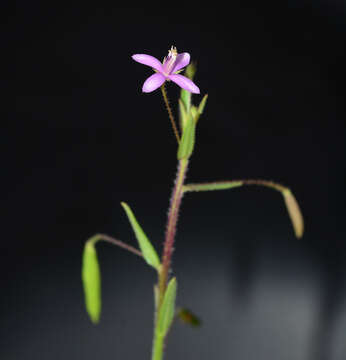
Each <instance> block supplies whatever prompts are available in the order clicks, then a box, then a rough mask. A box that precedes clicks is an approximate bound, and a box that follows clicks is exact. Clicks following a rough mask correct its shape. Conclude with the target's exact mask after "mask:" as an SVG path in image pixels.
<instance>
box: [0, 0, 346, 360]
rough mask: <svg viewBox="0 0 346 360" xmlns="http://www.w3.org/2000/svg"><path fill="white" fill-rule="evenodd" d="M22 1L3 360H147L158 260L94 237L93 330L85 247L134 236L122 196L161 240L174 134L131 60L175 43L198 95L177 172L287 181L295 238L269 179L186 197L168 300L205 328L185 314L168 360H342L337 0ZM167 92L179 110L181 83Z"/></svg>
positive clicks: (345, 245)
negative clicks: (299, 215) (96, 296)
mask: <svg viewBox="0 0 346 360" xmlns="http://www.w3.org/2000/svg"><path fill="white" fill-rule="evenodd" d="M17 4H18V6H17V15H16V36H14V35H13V40H15V42H16V46H17V75H16V116H15V118H13V117H11V121H10V122H9V123H8V124H9V125H8V126H7V127H6V128H4V131H3V132H2V142H3V145H4V151H3V152H2V153H3V160H2V168H3V175H4V176H2V190H3V194H2V198H3V200H2V206H3V209H4V211H5V217H4V218H3V219H4V221H3V230H5V231H4V232H3V239H2V242H1V243H2V254H3V256H2V263H3V265H5V266H6V270H5V272H3V274H6V276H5V280H4V284H3V289H5V290H4V292H3V294H2V296H1V298H2V302H3V304H2V306H1V311H2V315H1V322H2V332H3V334H2V336H1V337H2V340H3V341H2V343H3V345H2V346H1V358H2V359H6V360H12V359H16V360H17V359H50V360H56V359H149V358H150V348H151V336H152V311H153V305H152V286H153V284H154V282H155V280H156V279H155V274H154V273H153V271H152V270H151V269H149V268H147V267H146V265H145V264H144V263H143V262H142V261H141V260H140V259H138V258H135V257H134V256H132V255H130V254H127V253H126V252H123V251H122V250H121V249H117V248H113V247H112V246H110V245H108V244H100V245H98V254H99V260H100V264H101V269H102V274H103V278H102V280H103V312H102V319H101V323H100V325H98V326H97V327H95V326H93V325H92V324H91V323H90V322H89V320H88V318H87V316H86V313H85V311H84V308H83V306H84V305H83V295H82V287H81V281H80V265H81V252H82V248H83V244H84V242H85V240H86V239H87V238H88V237H89V236H91V235H93V234H95V233H97V232H103V233H107V234H109V235H112V236H115V237H117V238H119V239H121V240H123V241H126V242H128V243H130V244H132V245H135V244H136V242H135V239H134V236H133V234H132V231H131V229H130V226H129V224H128V222H127V219H126V217H125V215H124V213H123V210H122V208H121V206H120V201H126V202H127V203H128V204H129V205H130V206H131V207H132V208H133V210H134V212H135V214H136V216H137V218H138V220H139V221H140V223H141V224H142V225H143V228H144V229H145V231H146V232H147V234H148V235H149V236H150V238H151V240H152V242H153V243H154V245H155V246H156V247H157V248H158V249H161V248H162V241H163V237H164V227H165V221H166V214H167V207H168V200H169V196H170V191H171V188H172V185H173V178H174V175H175V171H176V144H175V139H174V136H173V133H172V130H171V128H170V125H169V121H168V117H167V114H166V111H165V108H164V105H163V101H162V98H161V94H160V91H159V90H158V91H155V92H153V93H151V94H143V93H141V86H142V84H143V82H144V80H145V79H146V78H147V77H148V76H149V75H150V74H151V73H152V71H151V69H150V68H148V67H146V66H144V65H141V64H138V63H135V62H134V61H133V60H132V59H131V55H132V54H135V53H147V54H151V55H153V56H155V57H158V58H159V59H162V58H163V57H164V56H165V55H166V54H167V50H168V49H169V48H170V47H171V45H175V46H177V48H178V51H180V52H183V51H187V52H189V53H190V54H191V57H192V59H193V60H194V61H197V66H198V71H197V75H196V77H195V82H196V84H197V85H198V86H199V87H200V89H201V95H203V94H205V93H208V94H209V99H208V103H207V107H206V111H205V114H204V115H203V118H201V120H200V122H199V126H198V134H197V135H198V136H197V143H196V149H195V153H194V155H193V158H192V161H191V166H190V170H189V174H188V181H193V182H197V181H212V180H224V179H242V178H264V179H269V180H275V181H277V182H279V183H282V184H284V185H287V186H289V187H290V188H291V189H292V191H293V192H294V194H295V195H296V197H297V199H298V201H299V203H300V205H301V207H302V209H303V212H304V216H305V221H306V233H305V235H304V237H303V239H302V240H297V239H295V237H294V233H293V230H292V228H291V224H290V222H289V219H288V216H287V214H286V209H285V207H284V204H283V201H282V198H281V197H280V195H279V194H278V193H276V192H274V191H271V190H268V189H261V188H239V189H235V190H232V191H225V192H215V193H202V194H188V195H186V198H185V199H184V201H183V208H182V212H181V216H180V219H179V221H180V222H179V227H178V234H177V242H176V252H175V253H174V263H173V272H174V274H175V275H176V276H177V278H178V283H179V293H178V303H179V304H180V305H184V306H188V307H190V308H192V309H193V310H194V311H195V312H196V313H198V314H199V315H200V316H201V317H202V319H203V326H202V328H201V329H199V330H196V329H190V328H188V327H186V326H183V325H182V324H177V325H176V327H175V328H174V329H173V331H172V333H171V334H170V339H169V342H168V347H167V354H166V355H167V356H166V358H167V359H237V360H245V359H246V360H248V359H256V360H262V359H273V360H274V359H275V360H286V359H287V360H306V359H314V360H322V359H323V360H327V359H328V360H341V359H344V356H345V353H346V345H345V343H346V341H345V338H346V335H345V334H346V284H345V277H346V261H345V260H346V255H345V251H346V236H345V234H346V231H345V215H346V206H345V204H346V191H345V175H346V171H345V153H346V151H345V150H346V146H345V139H346V137H345V134H346V128H345V118H346V117H345V115H346V114H345V89H344V84H345V71H344V69H345V60H346V59H345V55H344V50H345V40H346V36H345V35H346V22H345V18H346V10H345V6H344V4H343V3H342V2H333V1H311V2H302V1H288V2H286V1H277V2H275V3H268V2H258V1H248V2H239V3H238V2H232V3H230V5H229V8H219V7H215V8H214V7H210V8H207V7H202V8H201V7H197V8H196V9H195V10H193V11H192V10H191V11H190V10H187V9H185V7H184V4H183V3H179V4H171V6H169V7H168V8H164V9H161V11H159V10H157V9H158V8H157V6H154V5H153V6H151V5H150V4H147V6H146V7H143V8H119V7H116V6H115V5H113V4H111V5H108V6H104V7H102V6H101V5H96V4H95V5H94V6H86V5H85V4H83V5H82V6H76V5H75V6H74V7H63V6H61V5H60V6H55V5H52V4H51V3H44V4H38V3H35V2H34V3H33V2H22V3H19V2H17ZM114 4H115V3H114ZM11 36H12V35H11ZM11 39H12V38H11V37H10V41H11ZM167 88H168V93H169V96H170V99H171V103H172V104H173V106H174V109H175V110H176V101H177V98H178V95H179V88H178V87H177V86H176V85H175V84H173V83H170V84H168V87H167ZM201 98H202V96H194V101H195V102H196V103H198V101H199V100H200V99H201Z"/></svg>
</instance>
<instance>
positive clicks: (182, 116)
mask: <svg viewBox="0 0 346 360" xmlns="http://www.w3.org/2000/svg"><path fill="white" fill-rule="evenodd" d="M132 58H133V60H135V61H136V62H139V63H141V64H144V65H147V66H150V67H152V68H153V70H154V71H155V73H154V74H153V75H151V76H150V77H149V78H148V79H146V80H145V82H144V84H143V87H142V91H143V92H145V93H150V92H152V91H154V90H156V89H158V88H159V87H160V88H161V91H162V94H163V98H164V102H165V105H166V108H167V110H168V115H169V119H170V121H171V125H172V127H173V131H174V134H175V137H176V139H177V159H178V170H177V174H176V179H175V183H174V188H173V191H172V196H171V200H170V206H169V211H168V219H167V226H166V233H165V239H164V246H163V253H162V255H161V257H160V256H159V255H158V253H157V252H156V250H155V248H154V246H153V245H152V244H151V242H150V240H149V238H148V237H147V235H146V234H145V232H144V231H143V229H142V227H141V225H140V224H139V223H138V221H137V219H136V217H135V215H134V213H133V212H132V210H131V208H130V207H129V205H127V204H126V203H124V202H122V203H121V205H122V207H123V208H124V210H125V213H126V215H127V217H128V220H129V222H130V224H131V226H132V229H133V231H134V234H135V237H136V239H137V241H138V245H139V249H137V248H134V247H132V246H130V245H128V244H126V243H124V242H122V241H120V240H118V239H115V238H112V237H110V236H108V235H104V234H96V235H94V236H92V237H91V238H90V239H88V240H87V242H86V244H85V247H84V252H83V264H82V280H83V286H84V294H85V304H86V310H87V312H88V314H89V316H90V319H91V320H92V321H93V322H94V323H97V322H98V321H99V318H100V312H101V280H100V279H101V277H100V270H99V264H98V260H97V254H96V250H95V245H96V243H97V242H99V241H106V242H109V243H112V244H114V245H117V246H119V247H121V248H123V249H125V250H128V251H130V252H131V253H133V254H135V255H137V256H139V257H142V258H143V259H144V260H145V262H146V263H147V264H148V265H149V266H151V267H152V268H154V270H155V271H156V272H157V276H158V281H157V284H156V285H155V286H154V300H155V314H154V335H153V346H152V358H151V359H152V360H162V359H163V354H164V347H165V341H166V338H167V335H168V333H169V330H170V328H171V326H172V324H173V321H174V319H176V318H180V319H181V320H182V321H184V322H186V323H188V324H191V325H198V324H199V320H198V318H197V317H196V316H195V315H194V314H193V313H191V312H190V311H189V310H187V309H180V310H179V311H177V310H176V295H177V280H176V278H175V277H172V276H171V275H170V272H171V270H172V269H171V261H172V254H173V249H174V241H175V234H176V228H177V221H178V214H179V209H180V206H181V200H182V198H183V195H184V194H186V193H189V192H203V191H212V190H226V189H234V188H236V187H240V186H245V185H259V186H265V187H269V188H271V189H273V190H277V191H279V192H280V193H281V195H282V196H283V198H284V202H285V204H286V207H287V210H288V214H289V216H290V219H291V222H292V225H293V229H294V232H295V235H296V237H298V238H300V237H301V236H302V235H303V231H304V222H303V217H302V214H301V211H300V209H299V206H298V203H297V201H296V199H295V197H294V195H293V194H292V192H291V191H290V190H289V189H288V188H286V187H284V186H282V185H280V184H277V183H274V182H272V181H267V180H253V179H247V180H230V181H215V182H208V183H185V179H186V174H187V170H188V164H189V162H190V158H191V156H192V153H193V151H194V148H195V132H196V127H197V125H198V121H199V119H200V117H201V116H202V114H203V111H204V108H205V106H206V102H207V97H208V95H204V97H203V98H202V99H201V101H200V103H199V105H198V106H195V105H193V103H192V94H199V93H200V90H199V88H198V87H197V85H196V84H195V83H194V82H193V77H194V75H195V72H196V67H195V65H194V64H190V54H189V53H180V54H179V53H178V52H177V50H176V48H174V47H172V48H171V49H170V50H169V52H168V56H167V57H165V58H164V60H163V62H162V63H161V62H160V61H159V60H158V59H156V58H155V57H153V56H150V55H146V54H136V55H133V56H132ZM184 68H186V69H185V76H184V75H181V74H179V73H180V72H181V71H182V70H183V69H184ZM168 81H172V82H174V83H176V84H177V85H179V86H180V87H181V94H180V99H179V103H178V109H179V120H180V121H179V126H177V125H176V122H175V118H174V115H173V111H172V108H171V106H170V104H169V101H168V96H167V92H166V90H165V82H168Z"/></svg>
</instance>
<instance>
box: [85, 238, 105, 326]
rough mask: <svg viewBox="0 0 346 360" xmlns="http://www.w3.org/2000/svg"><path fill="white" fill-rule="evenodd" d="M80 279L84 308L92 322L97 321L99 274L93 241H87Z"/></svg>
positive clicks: (99, 295) (99, 288)
mask: <svg viewBox="0 0 346 360" xmlns="http://www.w3.org/2000/svg"><path fill="white" fill-rule="evenodd" d="M82 281H83V287H84V297H85V306H86V310H87V312H88V314H89V316H90V319H91V321H92V322H93V323H98V321H99V319H100V313H101V274H100V268H99V264H98V260H97V254H96V250H95V247H94V242H92V241H87V242H86V244H85V246H84V252H83V261H82Z"/></svg>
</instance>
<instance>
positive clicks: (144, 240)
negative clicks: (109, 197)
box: [121, 202, 161, 271]
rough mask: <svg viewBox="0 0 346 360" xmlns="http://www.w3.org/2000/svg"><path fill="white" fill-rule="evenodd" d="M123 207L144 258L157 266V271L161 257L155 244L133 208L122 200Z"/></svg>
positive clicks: (153, 265)
mask: <svg viewBox="0 0 346 360" xmlns="http://www.w3.org/2000/svg"><path fill="white" fill-rule="evenodd" d="M121 205H122V207H123V208H124V210H125V212H126V215H127V217H128V219H129V221H130V224H131V226H132V229H133V231H134V233H135V235H136V238H137V241H138V244H139V247H140V249H141V251H142V254H143V257H144V260H145V261H146V262H147V263H148V264H149V265H150V266H152V267H153V268H155V269H156V270H157V271H159V270H160V266H161V264H160V259H159V256H158V255H157V252H156V250H155V249H154V247H153V245H152V244H151V242H150V240H149V239H148V237H147V236H146V234H145V233H144V231H143V229H142V228H141V226H140V225H139V224H138V222H137V220H136V218H135V216H134V214H133V212H132V210H131V209H130V207H129V206H128V205H127V204H126V203H124V202H122V203H121Z"/></svg>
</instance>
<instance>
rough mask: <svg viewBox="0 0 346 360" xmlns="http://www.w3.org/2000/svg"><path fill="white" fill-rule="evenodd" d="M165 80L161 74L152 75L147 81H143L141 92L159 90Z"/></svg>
mask: <svg viewBox="0 0 346 360" xmlns="http://www.w3.org/2000/svg"><path fill="white" fill-rule="evenodd" d="M165 80H166V78H165V77H164V76H163V75H162V74H160V73H156V74H153V75H151V76H149V77H148V79H147V80H145V82H144V84H143V87H142V91H143V92H145V93H149V92H152V91H154V90H156V89H157V88H159V87H160V86H161V85H162V84H163V83H164V82H165Z"/></svg>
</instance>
